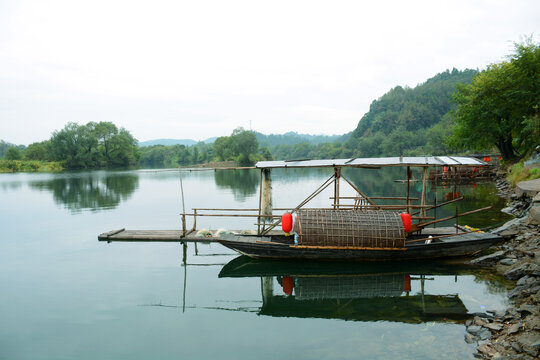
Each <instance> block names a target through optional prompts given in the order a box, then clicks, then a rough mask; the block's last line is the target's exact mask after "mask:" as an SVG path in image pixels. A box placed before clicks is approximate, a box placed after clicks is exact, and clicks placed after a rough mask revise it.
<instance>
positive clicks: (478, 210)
mask: <svg viewBox="0 0 540 360" xmlns="http://www.w3.org/2000/svg"><path fill="white" fill-rule="evenodd" d="M492 207H493V206H492V205H491V206H486V207H484V208H481V209H476V210H471V211H467V212H464V213H461V214H457V215H452V216H448V217H445V218H442V219H438V220H433V221H428V222H425V223H422V224H414V225H413V227H418V229H417V230H411V232H414V231H418V230H421V229H422V228H423V227H426V226H428V225H431V224H436V223H439V222H441V221H446V220H450V219H453V218H455V217H457V216H465V215H470V214H474V213H477V212H480V211H484V210H488V209H491V208H492ZM418 225H419V226H418Z"/></svg>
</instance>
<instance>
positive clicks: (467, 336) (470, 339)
mask: <svg viewBox="0 0 540 360" xmlns="http://www.w3.org/2000/svg"><path fill="white" fill-rule="evenodd" d="M465 342H466V343H467V344H472V343H475V342H476V337H475V336H474V335H472V334H469V333H466V334H465Z"/></svg>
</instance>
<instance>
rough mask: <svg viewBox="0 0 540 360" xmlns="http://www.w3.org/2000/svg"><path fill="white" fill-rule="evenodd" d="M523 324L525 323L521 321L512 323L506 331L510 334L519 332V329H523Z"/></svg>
mask: <svg viewBox="0 0 540 360" xmlns="http://www.w3.org/2000/svg"><path fill="white" fill-rule="evenodd" d="M522 326H523V324H521V323H516V324H512V325H510V327H509V328H508V330H507V331H506V333H507V334H508V335H512V334H515V333H517V332H519V330H520V329H521V327H522Z"/></svg>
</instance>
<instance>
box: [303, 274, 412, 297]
mask: <svg viewBox="0 0 540 360" xmlns="http://www.w3.org/2000/svg"><path fill="white" fill-rule="evenodd" d="M403 286H404V276H403V274H392V275H366V276H355V275H351V276H326V277H298V278H296V279H295V286H294V294H295V298H296V299H298V300H322V299H361V298H374V297H394V296H400V295H401V294H402V292H403Z"/></svg>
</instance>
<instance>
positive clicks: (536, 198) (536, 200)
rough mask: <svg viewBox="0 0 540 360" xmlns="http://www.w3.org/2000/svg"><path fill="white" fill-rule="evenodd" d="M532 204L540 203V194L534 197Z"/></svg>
mask: <svg viewBox="0 0 540 360" xmlns="http://www.w3.org/2000/svg"><path fill="white" fill-rule="evenodd" d="M532 202H533V204H534V203H540V192H539V193H538V194H536V196H535V197H533V199H532Z"/></svg>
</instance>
